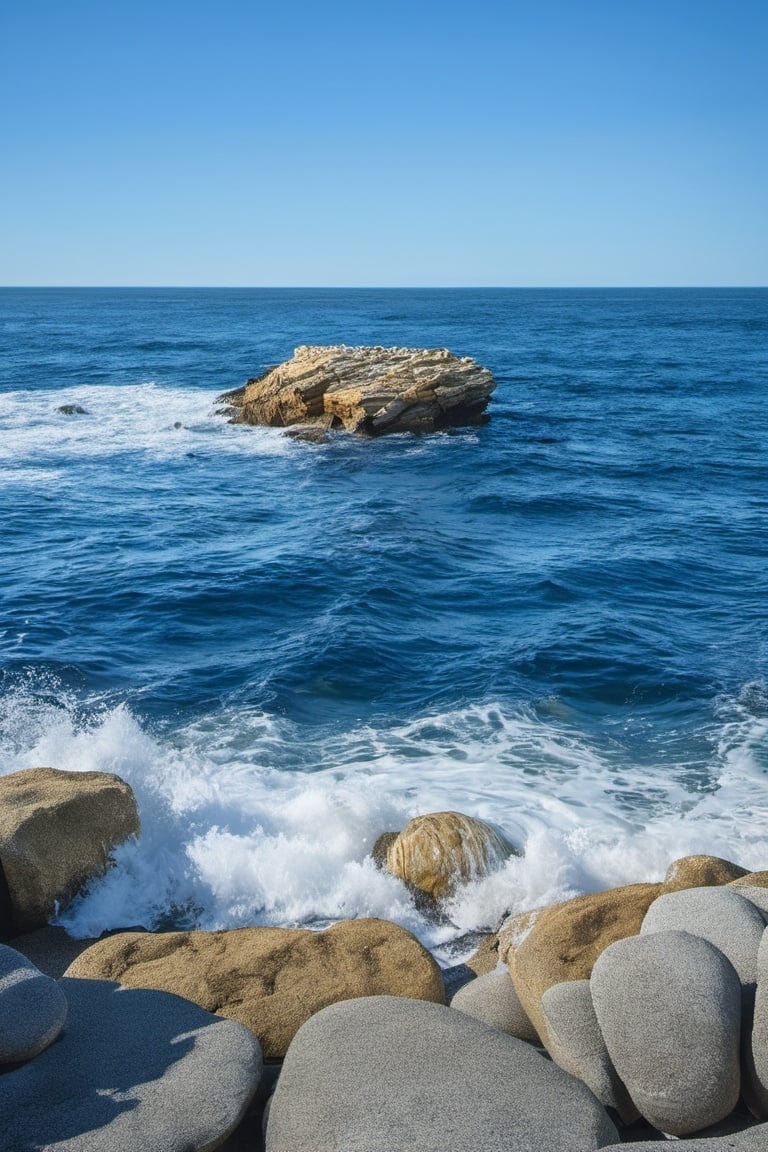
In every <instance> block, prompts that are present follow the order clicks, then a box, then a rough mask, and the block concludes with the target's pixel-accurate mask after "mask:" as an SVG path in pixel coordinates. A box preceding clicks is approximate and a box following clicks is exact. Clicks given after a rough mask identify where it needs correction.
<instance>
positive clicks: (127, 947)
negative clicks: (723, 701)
mask: <svg viewBox="0 0 768 1152" xmlns="http://www.w3.org/2000/svg"><path fill="white" fill-rule="evenodd" d="M67 975H69V976H80V977H90V978H97V979H103V980H118V981H119V982H120V983H121V984H125V985H127V986H129V987H132V988H157V989H161V990H163V991H165V992H175V993H176V994H177V995H179V996H185V997H186V998H187V999H188V1000H193V1001H194V1002H195V1003H196V1004H199V1005H200V1006H201V1007H202V1008H206V1009H207V1010H208V1011H209V1012H216V1013H217V1014H218V1015H220V1016H226V1017H228V1018H229V1019H231V1020H238V1021H240V1023H241V1024H245V1025H247V1026H248V1027H249V1028H250V1029H251V1030H252V1031H253V1032H255V1033H256V1035H257V1036H258V1037H259V1040H260V1041H261V1046H262V1048H263V1050H264V1054H265V1056H267V1057H270V1058H279V1057H282V1056H284V1055H285V1052H286V1049H287V1048H288V1045H289V1044H290V1042H291V1040H292V1039H293V1036H294V1035H295V1033H296V1032H297V1031H298V1029H299V1028H300V1027H301V1025H302V1024H303V1023H304V1022H305V1021H306V1020H308V1019H309V1018H310V1016H312V1015H314V1013H315V1012H319V1011H320V1009H321V1008H325V1006H326V1005H328V1004H334V1003H335V1002H336V1001H337V1000H351V999H352V998H354V997H357V996H376V995H382V994H392V995H395V996H404V997H415V998H417V999H424V1000H435V1001H438V1002H440V1003H442V1002H443V1001H444V998H445V992H444V988H443V979H442V976H441V973H440V969H439V967H438V965H437V964H436V962H435V960H434V959H433V957H432V956H431V955H430V953H429V952H428V951H427V950H426V948H424V947H422V945H421V944H420V943H419V942H418V940H417V939H416V938H415V936H412V935H411V933H410V932H407V931H406V930H405V928H400V927H399V926H398V925H397V924H391V923H389V922H388V921H387V920H373V919H370V920H369V919H364V920H343V921H341V922H340V923H339V924H334V926H333V927H332V928H328V929H326V930H325V931H324V932H311V931H309V930H308V929H304V928H234V929H231V930H229V931H224V932H164V933H160V934H156V933H148V932H125V933H121V934H119V935H116V936H110V937H108V938H107V939H105V940H100V941H99V942H98V943H97V944H94V945H93V946H92V947H91V948H89V949H87V951H85V952H83V953H82V954H81V955H80V956H78V957H77V959H76V960H75V961H74V963H73V964H72V965H71V966H70V967H69V969H68V970H67Z"/></svg>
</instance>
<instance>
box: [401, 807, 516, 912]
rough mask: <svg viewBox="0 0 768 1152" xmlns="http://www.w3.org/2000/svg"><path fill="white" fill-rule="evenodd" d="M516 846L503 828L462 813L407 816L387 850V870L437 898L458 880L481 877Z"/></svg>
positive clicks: (503, 859)
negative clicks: (510, 841)
mask: <svg viewBox="0 0 768 1152" xmlns="http://www.w3.org/2000/svg"><path fill="white" fill-rule="evenodd" d="M516 852H517V850H516V849H515V848H514V846H513V845H512V844H510V843H509V841H508V840H507V839H505V837H504V836H502V835H501V833H500V832H497V831H496V829H495V828H492V827H491V825H490V824H486V823H485V821H483V820H477V819H475V817H474V816H464V815H463V814H462V813H461V812H431V813H430V814H429V815H426V816H416V817H414V819H413V820H409V821H408V823H407V824H406V826H405V828H403V830H402V832H400V833H399V835H398V836H397V837H396V839H395V840H393V841H392V843H391V844H390V845H389V848H388V849H387V871H389V872H391V873H392V875H393V876H397V877H398V878H399V879H400V880H402V881H403V883H405V884H408V885H411V886H412V887H414V888H417V889H419V891H421V892H425V893H427V895H428V896H432V897H434V898H435V899H436V900H439V899H441V898H442V897H443V896H448V895H450V894H451V892H452V891H453V889H454V888H455V887H456V885H457V884H458V883H462V882H464V883H466V881H468V880H478V879H480V878H481V877H482V876H486V875H487V874H488V873H489V872H492V871H493V870H494V868H497V867H499V865H501V864H502V863H503V862H504V861H505V860H506V859H507V857H509V856H511V855H513V854H515V853H516Z"/></svg>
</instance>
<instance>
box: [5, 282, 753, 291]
mask: <svg viewBox="0 0 768 1152" xmlns="http://www.w3.org/2000/svg"><path fill="white" fill-rule="evenodd" d="M766 288H768V283H766V284H0V291H12V292H24V291H32V292H39V291H46V292H56V291H61V292H73V291H86V292H98V291H114V290H117V289H124V290H129V291H145V292H146V291H161V292H164V291H174V292H183V291H189V292H199V291H206V292H217V291H222V292H318V291H320V292H366V291H368V292H370V291H374V292H489V291H499V292H628V291H658V292H661V291H681V290H686V291H719V290H722V289H735V290H743V291H748V290H750V289H759V290H763V289H766Z"/></svg>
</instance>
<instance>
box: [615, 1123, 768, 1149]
mask: <svg viewBox="0 0 768 1152" xmlns="http://www.w3.org/2000/svg"><path fill="white" fill-rule="evenodd" d="M660 1148H661V1144H660V1143H659V1141H658V1140H640V1141H638V1142H637V1143H633V1144H631V1145H627V1144H610V1145H609V1146H608V1148H606V1150H605V1152H659V1149H660ZM766 1148H768V1124H755V1125H754V1126H753V1127H752V1128H745V1129H743V1131H741V1132H732V1133H730V1134H729V1135H728V1136H715V1137H712V1136H693V1137H691V1139H690V1140H677V1141H675V1152H765V1150H766Z"/></svg>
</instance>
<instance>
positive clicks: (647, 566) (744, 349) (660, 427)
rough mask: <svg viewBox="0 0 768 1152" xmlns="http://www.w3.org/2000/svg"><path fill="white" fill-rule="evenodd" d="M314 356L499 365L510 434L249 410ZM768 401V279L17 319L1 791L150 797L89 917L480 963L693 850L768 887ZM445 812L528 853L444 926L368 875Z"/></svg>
mask: <svg viewBox="0 0 768 1152" xmlns="http://www.w3.org/2000/svg"><path fill="white" fill-rule="evenodd" d="M315 343H316V344H335V343H346V344H351V345H356V344H381V345H410V346H431V347H448V348H450V349H451V350H452V351H453V352H455V353H457V354H459V355H469V356H472V357H474V358H476V359H477V360H478V361H479V362H480V363H481V364H483V365H485V366H486V367H488V368H490V369H491V370H492V371H493V373H494V375H495V377H496V380H497V381H498V389H497V391H496V394H495V397H494V400H493V403H492V405H491V407H490V412H491V419H490V421H489V423H488V424H487V425H485V426H484V427H480V428H469V429H461V430H455V431H450V432H446V433H440V434H435V435H428V436H421V437H416V436H412V435H398V436H392V437H386V438H383V439H379V440H363V439H358V438H354V437H352V436H349V435H346V434H338V435H334V437H333V438H332V440H331V441H330V442H329V443H328V444H325V445H316V444H307V443H301V442H296V441H293V440H290V439H289V438H287V437H285V436H284V435H283V434H282V433H281V432H280V431H279V430H273V429H261V428H250V427H240V426H234V425H230V424H228V423H227V421H226V418H225V417H223V416H222V415H220V414H217V411H216V409H217V405H216V397H217V395H218V394H219V393H221V392H222V391H224V390H226V389H229V388H233V387H236V386H238V385H240V384H242V383H243V382H244V380H245V379H246V378H247V377H249V376H253V375H256V374H258V373H260V372H262V371H263V370H264V369H265V368H267V367H269V366H271V365H273V364H276V363H278V362H279V361H281V360H284V359H286V358H288V357H290V355H291V354H292V352H293V349H294V347H296V346H297V345H299V344H315ZM767 401H768V290H751V289H750V290H746V289H745V290H719V289H710V290H683V289H680V290H653V289H648V290H611V291H597V290H567V291H566V290H563V291H560V290H551V291H544V290H539V291H527V290H500V289H499V290H480V289H477V290H452V291H447V290H446V291H442V290H440V291H438V290H422V291H415V290H407V291H406V290H380V291H374V290H354V291H352V290H350V291H342V290H309V289H307V290H267V289H263V290H223V289H222V290H202V289H201V290H191V289H190V290H170V289H168V290H143V289H131V290H111V289H93V290H68V289H66V290H65V289H59V290H44V289H39V290H38V289H26V290H12V289H4V290H2V291H0V537H1V539H2V548H1V551H0V563H1V565H2V572H1V575H0V637H1V640H0V643H1V644H2V675H1V676H0V771H2V772H10V771H14V770H17V769H20V768H24V767H27V766H32V765H40V764H42V765H51V766H53V767H57V768H65V769H71V770H77V771H79V770H93V769H98V770H103V771H108V772H117V773H119V774H120V775H121V776H123V777H124V778H125V779H126V780H128V781H129V782H130V783H131V785H132V786H133V788H134V789H135V792H136V794H137V797H138V800H139V805H140V812H141V817H142V823H143V830H142V835H141V838H140V839H139V840H138V841H137V842H132V843H129V844H127V845H125V846H123V847H122V848H120V849H119V850H118V852H117V866H116V868H115V869H114V870H113V871H112V872H111V873H109V874H108V875H107V876H106V877H105V878H104V879H103V880H100V881H98V882H96V883H95V884H94V885H93V886H92V887H91V889H90V890H89V891H88V892H87V893H86V894H85V895H84V896H83V897H81V898H79V899H78V900H77V901H76V903H75V904H74V905H73V906H72V907H71V908H70V909H69V910H67V911H66V912H65V913H63V915H62V916H61V922H62V923H63V924H64V925H65V926H66V928H67V929H68V930H69V931H70V932H71V933H72V934H73V935H81V936H82V935H93V934H97V933H99V932H100V931H102V930H104V929H108V928H114V927H119V926H125V925H138V924H143V925H146V926H155V927H158V926H168V925H173V924H176V925H187V924H197V925H199V926H201V927H205V928H210V927H222V926H240V925H246V924H283V925H309V926H322V925H325V924H328V923H330V922H332V921H333V920H335V919H338V918H341V917H351V916H365V915H374V916H383V917H387V918H390V919H394V920H397V921H399V922H400V923H402V924H404V925H406V926H407V927H409V928H411V929H412V930H413V931H415V932H416V933H417V935H419V937H420V938H421V939H422V940H424V941H425V942H426V943H427V944H428V945H429V946H430V947H432V948H433V949H435V951H436V952H437V954H438V955H439V956H441V957H442V958H446V959H447V958H450V957H451V956H459V955H461V954H462V949H464V950H466V948H467V947H469V943H470V941H471V934H472V933H473V932H474V931H476V930H478V929H482V928H485V927H487V926H493V925H494V924H495V923H496V921H497V920H498V918H499V917H500V916H501V915H502V914H503V913H504V912H505V911H507V910H517V909H522V908H527V907H532V906H536V905H539V904H542V903H549V902H551V901H554V900H557V899H562V898H564V897H567V896H569V895H573V894H575V893H577V892H581V891H589V890H596V889H599V888H602V887H606V886H608V885H615V884H620V883H624V882H631V881H639V880H648V879H658V878H660V877H662V876H663V874H664V872H665V870H666V867H667V865H668V864H669V862H670V861H671V860H672V859H674V858H675V857H676V856H680V855H683V854H686V853H690V852H709V853H715V854H718V855H723V856H726V857H728V858H731V859H735V860H737V861H738V862H740V863H742V864H744V865H745V866H749V867H754V868H768V776H767V775H766V773H767V772H768V751H767V748H766V744H767V737H768V641H767V636H768V630H767V628H766V616H767V613H768V523H767V518H768V402H767ZM66 404H76V405H79V406H81V407H82V408H83V409H84V410H85V413H84V414H80V415H73V416H67V415H65V414H63V413H61V412H60V411H58V409H59V408H60V407H61V406H62V405H66ZM440 809H457V810H460V811H462V812H466V813H469V814H471V815H476V816H479V817H482V818H485V819H488V820H490V821H492V822H493V823H495V824H496V825H498V826H499V827H500V828H502V829H503V830H504V831H505V832H506V834H507V835H508V836H509V837H510V838H511V839H512V840H513V841H515V842H516V843H517V844H518V845H519V846H520V848H521V849H523V850H524V853H525V855H524V856H523V857H522V858H520V859H513V860H511V861H510V862H509V863H508V864H507V865H506V866H505V867H504V868H503V869H501V870H500V871H499V872H497V873H495V874H494V875H492V876H491V877H489V878H488V879H486V880H484V881H480V882H477V883H474V884H470V885H468V886H466V887H465V888H463V889H462V890H460V891H459V892H458V893H457V895H456V897H455V898H454V899H453V901H452V902H451V904H450V905H449V906H448V909H447V912H448V918H447V919H446V920H445V921H444V922H441V923H439V924H435V923H433V922H430V921H428V920H427V919H425V918H424V917H423V916H422V914H421V913H419V912H418V911H417V910H416V909H415V908H414V906H413V904H412V902H411V899H410V897H409V895H408V893H407V892H406V891H405V889H404V888H403V887H402V886H401V885H400V883H399V882H398V881H396V880H395V879H394V878H392V877H389V876H387V875H384V874H383V873H381V872H378V871H376V869H375V868H374V866H373V864H372V862H371V860H370V857H369V856H368V853H369V852H370V848H371V846H372V844H373V842H374V840H375V839H376V837H377V836H378V835H379V834H380V833H381V832H384V831H387V830H397V829H399V828H400V827H402V825H403V824H404V823H405V822H406V820H407V819H409V818H410V817H411V816H414V815H416V814H418V813H422V812H428V811H435V810H440Z"/></svg>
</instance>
